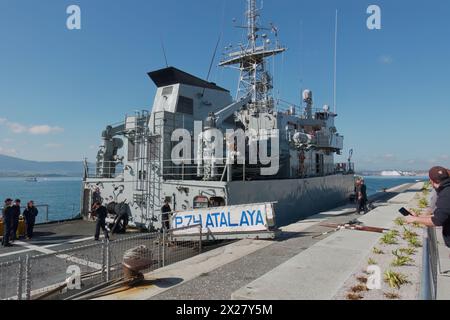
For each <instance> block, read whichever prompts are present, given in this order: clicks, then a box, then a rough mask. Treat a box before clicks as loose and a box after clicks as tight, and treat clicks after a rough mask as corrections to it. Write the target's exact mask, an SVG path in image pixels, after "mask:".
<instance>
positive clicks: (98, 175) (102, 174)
mask: <svg viewBox="0 0 450 320" xmlns="http://www.w3.org/2000/svg"><path fill="white" fill-rule="evenodd" d="M124 168H125V167H124V166H123V165H122V164H121V163H119V162H117V161H104V162H100V163H97V165H96V166H94V167H90V166H89V164H87V163H85V178H90V179H115V178H117V177H120V176H122V175H123V173H124V170H125V169H124Z"/></svg>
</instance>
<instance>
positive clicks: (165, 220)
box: [161, 200, 172, 231]
mask: <svg viewBox="0 0 450 320" xmlns="http://www.w3.org/2000/svg"><path fill="white" fill-rule="evenodd" d="M171 212H172V208H170V205H169V201H167V200H165V201H164V205H163V206H162V208H161V213H162V215H161V219H162V221H161V222H162V227H163V228H164V229H165V230H166V231H167V230H169V229H170V218H169V214H170V213H171Z"/></svg>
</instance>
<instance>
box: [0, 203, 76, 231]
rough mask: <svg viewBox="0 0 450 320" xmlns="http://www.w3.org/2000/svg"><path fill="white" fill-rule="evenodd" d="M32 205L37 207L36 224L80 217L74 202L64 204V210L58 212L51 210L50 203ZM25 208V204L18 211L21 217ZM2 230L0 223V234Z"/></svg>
mask: <svg viewBox="0 0 450 320" xmlns="http://www.w3.org/2000/svg"><path fill="white" fill-rule="evenodd" d="M34 206H35V207H36V209H38V215H37V217H36V220H35V224H36V225H39V224H47V223H50V222H59V221H70V220H74V219H78V218H81V215H80V212H79V207H78V205H77V204H75V203H73V204H68V205H66V206H65V208H66V209H64V210H66V211H65V212H59V213H58V212H56V213H55V212H51V210H50V205H48V204H35V205H34ZM69 207H71V209H68V208H69ZM25 209H26V206H21V207H20V212H21V216H22V217H23V212H24V211H25ZM59 209H60V210H62V209H61V208H59ZM0 211H3V207H0ZM61 216H63V217H64V218H60V217H61ZM1 219H2V218H1V216H0V220H1ZM2 222H3V221H2ZM24 223H25V221H24ZM2 232H3V225H0V234H2Z"/></svg>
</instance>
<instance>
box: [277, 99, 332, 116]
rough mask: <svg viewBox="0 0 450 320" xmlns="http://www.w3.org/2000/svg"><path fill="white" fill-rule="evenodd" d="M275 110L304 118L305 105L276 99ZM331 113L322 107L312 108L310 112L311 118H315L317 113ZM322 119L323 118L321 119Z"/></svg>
mask: <svg viewBox="0 0 450 320" xmlns="http://www.w3.org/2000/svg"><path fill="white" fill-rule="evenodd" d="M275 110H276V111H278V112H281V113H285V114H289V115H296V116H299V117H300V118H302V119H306V116H307V115H306V107H304V106H299V105H295V104H292V103H288V102H286V101H282V100H278V101H277V104H275ZM326 113H327V114H332V112H331V111H330V110H329V111H325V110H324V109H323V108H322V109H320V108H312V109H311V114H312V116H313V119H315V118H316V115H317V114H326ZM322 120H323V119H322Z"/></svg>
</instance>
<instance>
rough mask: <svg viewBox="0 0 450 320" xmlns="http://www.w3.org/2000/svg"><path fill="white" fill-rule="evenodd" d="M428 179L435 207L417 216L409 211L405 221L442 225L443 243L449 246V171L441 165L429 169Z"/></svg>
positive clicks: (429, 225) (430, 225)
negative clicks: (426, 213) (431, 186)
mask: <svg viewBox="0 0 450 320" xmlns="http://www.w3.org/2000/svg"><path fill="white" fill-rule="evenodd" d="M429 175H430V181H431V184H432V185H433V188H434V189H435V190H436V193H437V199H436V208H435V209H434V212H433V213H432V215H429V216H420V217H419V216H418V215H417V214H415V213H411V212H410V216H408V217H406V222H407V223H416V222H418V223H420V224H423V225H425V226H428V227H443V236H444V240H445V244H446V245H447V247H449V248H450V173H449V171H448V170H447V169H445V168H443V167H434V168H432V169H431V170H430V173H429Z"/></svg>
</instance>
